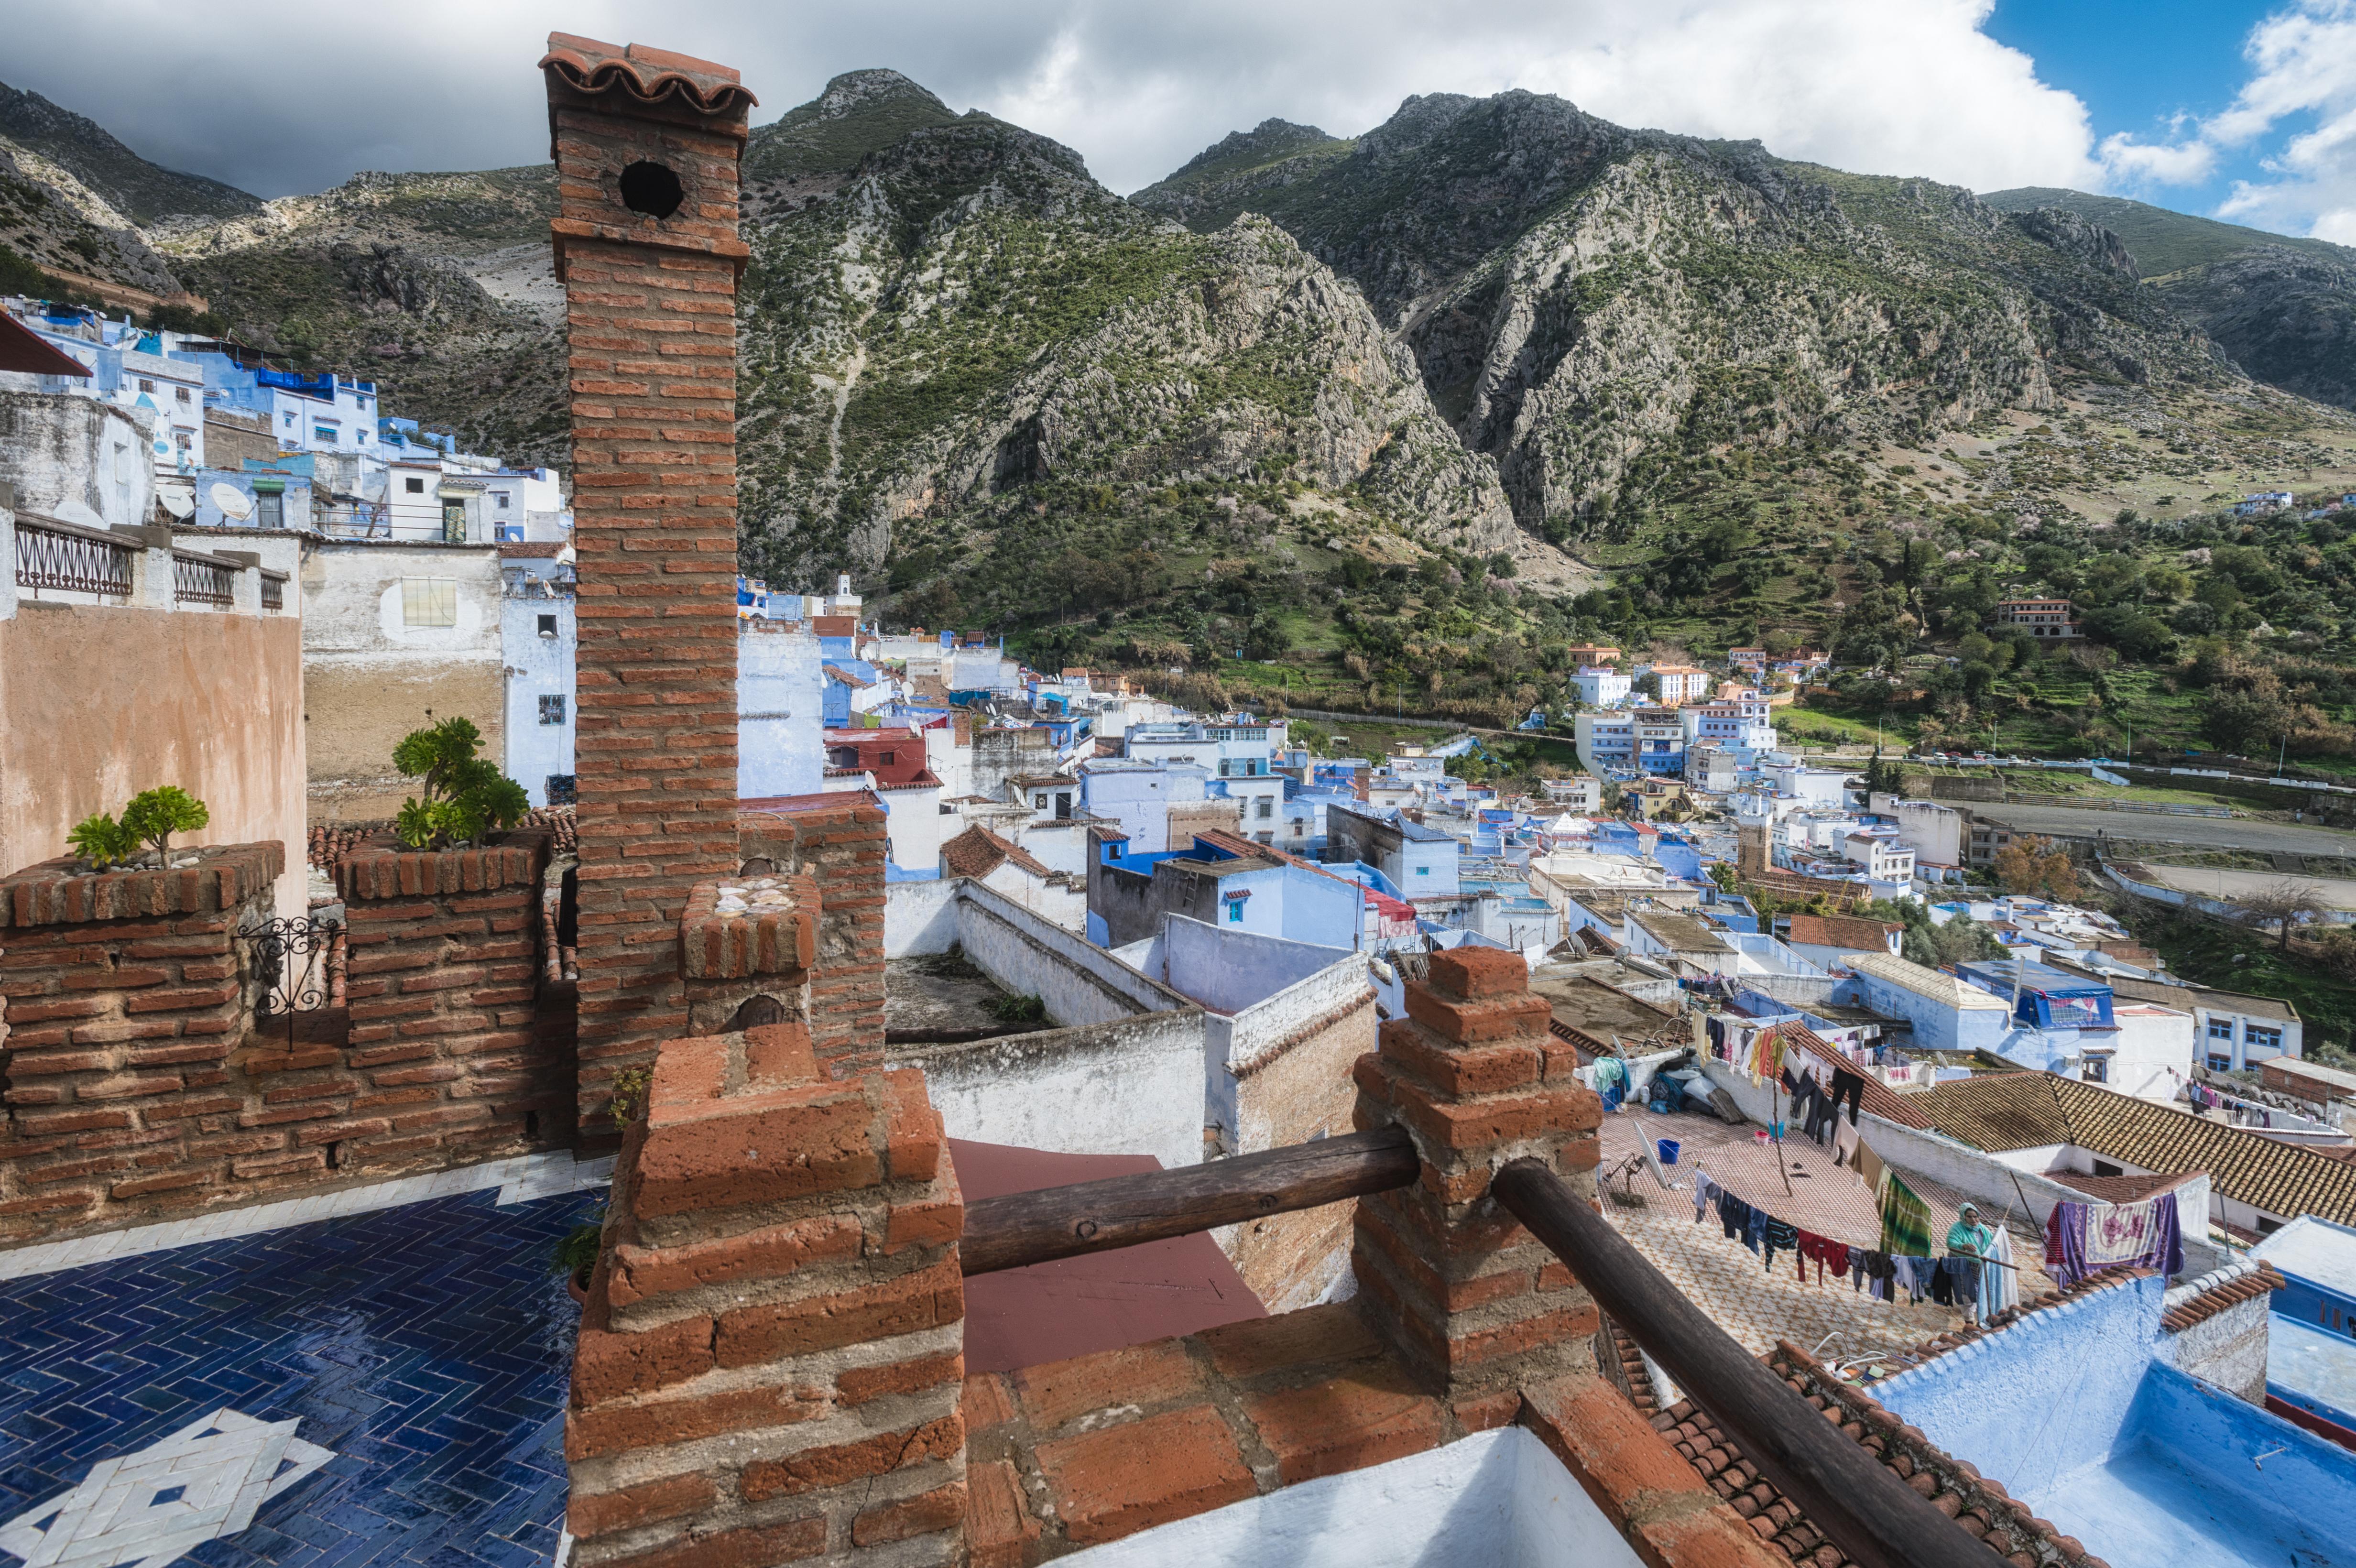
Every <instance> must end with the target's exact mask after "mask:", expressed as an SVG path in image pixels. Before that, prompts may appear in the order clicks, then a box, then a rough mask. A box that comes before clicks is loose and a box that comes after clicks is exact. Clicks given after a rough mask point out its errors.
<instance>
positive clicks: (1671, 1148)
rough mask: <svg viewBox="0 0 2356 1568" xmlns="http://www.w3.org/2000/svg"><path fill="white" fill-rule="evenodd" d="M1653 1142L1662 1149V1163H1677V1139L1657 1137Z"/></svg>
mask: <svg viewBox="0 0 2356 1568" xmlns="http://www.w3.org/2000/svg"><path fill="white" fill-rule="evenodd" d="M1653 1142H1654V1144H1655V1146H1656V1147H1658V1148H1659V1149H1660V1151H1661V1163H1662V1164H1663V1165H1675V1164H1676V1163H1677V1140H1676V1139H1675V1138H1655V1139H1654V1140H1653Z"/></svg>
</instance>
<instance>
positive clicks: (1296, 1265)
mask: <svg viewBox="0 0 2356 1568" xmlns="http://www.w3.org/2000/svg"><path fill="white" fill-rule="evenodd" d="M1361 983H1363V982H1361ZM1375 1048H1376V1012H1375V997H1374V993H1373V992H1371V991H1367V992H1365V994H1364V995H1362V996H1358V997H1352V998H1350V999H1349V1000H1347V1001H1345V1002H1344V1003H1343V1004H1342V1005H1341V1006H1340V1007H1338V1008H1329V1009H1327V1010H1326V1011H1325V1012H1323V1014H1322V1015H1321V1016H1319V1017H1317V1018H1315V1019H1311V1020H1309V1021H1308V1022H1307V1023H1305V1024H1303V1025H1301V1026H1300V1027H1299V1028H1298V1029H1294V1030H1293V1031H1291V1033H1290V1034H1289V1035H1287V1036H1285V1037H1282V1038H1280V1040H1278V1041H1276V1042H1275V1045H1274V1048H1273V1049H1271V1050H1269V1051H1268V1052H1267V1054H1266V1055H1265V1056H1264V1057H1263V1058H1262V1059H1261V1060H1260V1061H1258V1062H1257V1063H1256V1064H1254V1065H1253V1066H1251V1067H1250V1068H1249V1069H1248V1070H1247V1072H1245V1073H1244V1074H1243V1075H1242V1076H1241V1078H1240V1080H1239V1081H1238V1083H1237V1086H1236V1112H1237V1118H1236V1119H1237V1140H1236V1152H1237V1153H1239V1154H1257V1153H1258V1152H1259V1151H1260V1150H1262V1149H1271V1148H1286V1147H1290V1146H1292V1145H1295V1144H1304V1143H1308V1142H1309V1141H1311V1140H1312V1139H1313V1138H1319V1137H1339V1136H1343V1135H1344V1134H1346V1133H1348V1132H1350V1131H1351V1130H1352V1124H1351V1119H1350V1118H1351V1113H1352V1111H1353V1110H1354V1109H1355V1106H1356V1104H1357V1097H1358V1092H1357V1084H1356V1083H1355V1082H1354V1081H1353V1080H1352V1078H1351V1076H1350V1069H1351V1067H1352V1065H1353V1064H1355V1062H1356V1061H1357V1060H1358V1058H1359V1057H1361V1056H1364V1055H1365V1054H1366V1053H1367V1052H1369V1051H1373V1050H1374V1049H1375ZM1355 1208H1356V1206H1355V1204H1350V1203H1328V1204H1325V1205H1323V1207H1321V1208H1316V1209H1301V1210H1296V1211H1293V1212H1291V1213H1290V1214H1272V1215H1270V1216H1269V1217H1268V1218H1267V1219H1265V1220H1255V1221H1251V1222H1250V1223H1248V1224H1242V1225H1237V1226H1236V1227H1235V1228H1234V1229H1233V1230H1232V1231H1230V1232H1226V1235H1225V1236H1223V1237H1222V1241H1223V1242H1224V1243H1225V1245H1226V1253H1227V1257H1228V1258H1229V1260H1230V1261H1232V1262H1233V1263H1234V1264H1235V1265H1236V1272H1237V1274H1240V1275H1243V1277H1244V1283H1245V1284H1247V1285H1250V1286H1251V1287H1252V1291H1253V1293H1254V1294H1255V1295H1257V1296H1258V1297H1259V1298H1260V1301H1261V1302H1262V1303H1263V1304H1264V1305H1265V1306H1266V1307H1268V1309H1269V1311H1270V1312H1290V1311H1293V1310H1296V1309H1297V1308H1300V1307H1309V1306H1313V1305H1314V1304H1315V1303H1317V1302H1318V1301H1319V1300H1321V1299H1323V1297H1324V1296H1325V1294H1326V1292H1327V1291H1329V1290H1331V1289H1332V1288H1333V1283H1334V1282H1335V1281H1336V1280H1337V1279H1339V1278H1340V1277H1341V1275H1342V1273H1343V1271H1344V1269H1345V1268H1346V1267H1348V1265H1349V1256H1350V1237H1351V1217H1352V1215H1353V1214H1354V1213H1355Z"/></svg>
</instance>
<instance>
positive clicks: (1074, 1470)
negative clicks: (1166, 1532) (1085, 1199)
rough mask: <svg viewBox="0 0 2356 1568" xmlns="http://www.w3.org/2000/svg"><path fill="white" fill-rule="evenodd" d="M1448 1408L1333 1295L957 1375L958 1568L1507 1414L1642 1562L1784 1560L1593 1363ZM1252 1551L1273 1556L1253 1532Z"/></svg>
mask: <svg viewBox="0 0 2356 1568" xmlns="http://www.w3.org/2000/svg"><path fill="white" fill-rule="evenodd" d="M1569 1360H1572V1361H1573V1362H1575V1363H1577V1366H1578V1370H1574V1371H1569V1372H1568V1373H1566V1374H1564V1375H1561V1376H1558V1377H1556V1378H1553V1379H1550V1380H1547V1381H1544V1382H1540V1383H1537V1384H1534V1385H1531V1386H1530V1387H1528V1388H1526V1389H1521V1390H1512V1389H1509V1390H1506V1391H1504V1392H1502V1393H1501V1394H1498V1395H1496V1396H1493V1397H1487V1398H1483V1399H1478V1400H1474V1401H1471V1402H1460V1403H1456V1404H1454V1405H1451V1403H1449V1402H1448V1401H1446V1400H1443V1399H1441V1398H1440V1397H1438V1396H1436V1395H1435V1394H1434V1393H1433V1392H1431V1390H1430V1387H1429V1385H1428V1384H1427V1383H1426V1381H1424V1379H1423V1378H1422V1377H1421V1376H1420V1375H1419V1373H1418V1372H1417V1371H1414V1370H1413V1369H1411V1368H1409V1367H1408V1366H1407V1365H1405V1364H1403V1363H1402V1362H1401V1361H1400V1360H1399V1359H1398V1355H1397V1353H1396V1351H1394V1350H1393V1349H1392V1348H1391V1347H1390V1345H1389V1344H1388V1343H1387V1339H1386V1338H1385V1336H1383V1335H1381V1334H1378V1333H1376V1332H1375V1331H1374V1330H1373V1329H1372V1328H1369V1327H1368V1325H1367V1323H1366V1322H1365V1319H1364V1318H1363V1317H1362V1316H1361V1315H1360V1314H1359V1313H1358V1312H1356V1311H1355V1310H1354V1309H1353V1307H1350V1306H1348V1305H1341V1306H1330V1307H1307V1308H1304V1309H1303V1310H1301V1311H1299V1312H1290V1313H1284V1314H1280V1315H1279V1316H1277V1317H1261V1318H1253V1319H1248V1320H1247V1321H1244V1322H1240V1323H1232V1324H1228V1325H1226V1327H1224V1328H1212V1329H1208V1330H1205V1332H1203V1333H1200V1334H1194V1335H1189V1336H1187V1337H1185V1338H1183V1339H1159V1340H1155V1341H1153V1342H1151V1343H1150V1344H1144V1345H1135V1346H1130V1347H1129V1348H1127V1349H1119V1350H1108V1351H1103V1352H1101V1353H1098V1354H1095V1355H1087V1356H1079V1357H1076V1358H1074V1359H1072V1360H1066V1361H1056V1362H1052V1363H1049V1364H1047V1365H1044V1366H1037V1367H1027V1368H1024V1369H1023V1370H1022V1371H1015V1372H1005V1373H977V1374H976V1375H974V1376H972V1377H970V1378H968V1379H967V1380H966V1386H965V1418H966V1424H967V1429H968V1434H969V1436H968V1449H967V1459H966V1487H967V1498H968V1503H967V1514H966V1538H967V1546H968V1550H969V1553H970V1557H969V1561H970V1563H972V1564H973V1568H1027V1565H1029V1564H1032V1563H1040V1562H1043V1561H1051V1560H1053V1559H1055V1558H1059V1557H1062V1556H1065V1555H1066V1554H1068V1553H1070V1552H1079V1551H1083V1550H1086V1549H1087V1548H1090V1547H1095V1546H1100V1545H1103V1544H1105V1543H1107V1542H1108V1541H1118V1540H1119V1539H1121V1538H1122V1537H1124V1536H1129V1535H1133V1534H1135V1533H1136V1532H1137V1531H1141V1530H1148V1529H1151V1528H1152V1527H1154V1526H1156V1525H1162V1524H1170V1523H1173V1522H1175V1521H1177V1520H1183V1519H1187V1518H1191V1517H1193V1516H1194V1515H1196V1514H1200V1513H1205V1512H1207V1511H1209V1510H1211V1509H1216V1508H1221V1507H1225V1506H1226V1505H1228V1504H1231V1503H1237V1502H1241V1501H1243V1500H1245V1499H1248V1498H1252V1497H1255V1496H1266V1495H1268V1494H1269V1493H1270V1492H1274V1491H1277V1490H1279V1489H1280V1488H1284V1487H1290V1486H1298V1485H1300V1484H1301V1483H1302V1482H1305V1481H1311V1480H1315V1479H1318V1478H1319V1477H1326V1476H1333V1475H1338V1474H1341V1473H1343V1472H1345V1471H1349V1470H1356V1469H1363V1468H1365V1467H1369V1466H1374V1465H1381V1464H1385V1463H1387V1462H1389V1461H1392V1460H1397V1459H1403V1458H1406V1457H1408V1456H1412V1455H1416V1454H1421V1453H1425V1452H1428V1451H1430V1450H1431V1449H1433V1448H1437V1447H1440V1445H1444V1444H1448V1443H1452V1442H1455V1441H1458V1440H1459V1439H1461V1438H1463V1437H1465V1436H1468V1435H1472V1433H1475V1432H1480V1431H1487V1430H1491V1429H1493V1428H1495V1427H1500V1426H1504V1425H1506V1424H1511V1423H1516V1422H1518V1423H1519V1424H1521V1425H1523V1426H1524V1427H1526V1428H1527V1429H1528V1430H1529V1431H1530V1432H1531V1434H1532V1435H1535V1436H1536V1437H1537V1438H1538V1440H1539V1441H1540V1442H1542V1443H1544V1444H1546V1445H1547V1447H1549V1448H1550V1449H1552V1450H1553V1451H1554V1453H1555V1454H1556V1456H1558V1458H1560V1459H1561V1461H1562V1462H1563V1464H1564V1466H1565V1467H1567V1468H1568V1469H1569V1471H1570V1473H1571V1475H1572V1477H1574V1478H1575V1479H1576V1480H1578V1482H1579V1483H1580V1488H1581V1489H1582V1490H1583V1491H1585V1492H1586V1494H1587V1495H1588V1497H1589V1498H1590V1499H1592V1500H1593V1501H1594V1503H1595V1505H1596V1507H1597V1508H1598V1509H1600V1510H1601V1512H1602V1514H1603V1516H1604V1518H1605V1519H1606V1520H1608V1521H1609V1522H1610V1524H1611V1525H1612V1528H1613V1529H1615V1530H1617V1531H1619V1532H1620V1533H1621V1535H1622V1538H1623V1539H1625V1540H1626V1541H1628V1542H1629V1543H1630V1545H1631V1546H1633V1548H1634V1549H1635V1551H1636V1552H1637V1554H1638V1555H1639V1556H1640V1557H1642V1558H1643V1559H1644V1561H1645V1562H1646V1563H1652V1564H1654V1565H1655V1568H1704V1565H1708V1568H1784V1560H1783V1558H1781V1557H1778V1556H1776V1555H1774V1554H1773V1553H1772V1552H1770V1551H1769V1550H1768V1549H1767V1548H1766V1547H1764V1546H1762V1545H1761V1544H1760V1542H1759V1541H1757V1539H1756V1538H1755V1537H1754V1536H1753V1535H1752V1533H1751V1531H1750V1529H1749V1528H1748V1527H1747V1526H1746V1525H1745V1524H1744V1522H1743V1520H1740V1518H1738V1517H1737V1516H1736V1514H1735V1512H1734V1510H1733V1509H1730V1508H1728V1507H1727V1506H1726V1505H1725V1504H1724V1503H1722V1502H1720V1501H1719V1499H1718V1498H1717V1496H1716V1495H1715V1494H1714V1493H1713V1492H1711V1491H1710V1489H1709V1488H1708V1487H1707V1486H1706V1485H1705V1483H1704V1482H1703V1481H1702V1479H1701V1477H1698V1476H1697V1475H1696V1474H1695V1473H1694V1472H1693V1471H1692V1470H1691V1469H1689V1468H1688V1467H1687V1466H1686V1465H1685V1463H1684V1461H1683V1460H1681V1459H1680V1458H1679V1457H1678V1456H1677V1455H1676V1452H1675V1450H1673V1449H1672V1448H1671V1447H1670V1446H1669V1445H1668V1444H1667V1443H1666V1442H1665V1441H1664V1440H1663V1438H1662V1437H1661V1436H1660V1435H1658V1434H1656V1433H1655V1432H1654V1431H1653V1429H1652V1427H1651V1426H1650V1425H1649V1424H1647V1423H1646V1421H1645V1419H1644V1417H1643V1416H1642V1415H1641V1414H1639V1413H1637V1412H1636V1411H1635V1410H1633V1409H1632V1408H1630V1406H1629V1405H1628V1403H1627V1402H1626V1401H1625V1400H1623V1399H1622V1397H1621V1395H1620V1393H1619V1392H1618V1391H1617V1390H1615V1389H1614V1388H1612V1385H1611V1384H1609V1383H1607V1382H1605V1381H1603V1380H1602V1379H1601V1378H1599V1377H1597V1376H1595V1375H1594V1371H1593V1369H1592V1367H1591V1365H1589V1364H1588V1358H1587V1351H1586V1347H1584V1346H1580V1347H1578V1348H1577V1354H1576V1355H1574V1356H1572V1357H1571V1358H1569ZM1267 1555H1268V1557H1269V1561H1271V1562H1274V1561H1280V1560H1282V1557H1283V1553H1282V1552H1281V1550H1280V1547H1278V1546H1276V1545H1273V1544H1272V1545H1271V1546H1270V1548H1269V1552H1268V1553H1267Z"/></svg>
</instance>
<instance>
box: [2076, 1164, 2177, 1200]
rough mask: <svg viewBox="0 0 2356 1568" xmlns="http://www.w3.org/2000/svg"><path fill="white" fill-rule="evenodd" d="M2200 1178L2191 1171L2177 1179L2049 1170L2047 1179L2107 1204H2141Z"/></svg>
mask: <svg viewBox="0 0 2356 1568" xmlns="http://www.w3.org/2000/svg"><path fill="white" fill-rule="evenodd" d="M2198 1174H2200V1173H2199V1172H2197V1171H2190V1170H2188V1171H2179V1172H2178V1173H2177V1174H2176V1175H2173V1176H2088V1175H2086V1174H2085V1173H2084V1172H2083V1171H2076V1170H2049V1171H2047V1172H2046V1173H2045V1179H2047V1180H2049V1181H2058V1182H2060V1183H2061V1185H2062V1186H2064V1187H2074V1188H2076V1189H2078V1190H2079V1191H2081V1192H2083V1193H2084V1194H2085V1195H2086V1196H2087V1197H2089V1198H2093V1199H2096V1200H2099V1201H2102V1202H2104V1203H2140V1202H2142V1201H2143V1200H2145V1199H2147V1198H2149V1197H2152V1196H2154V1195H2155V1194H2158V1193H2161V1192H2173V1191H2175V1190H2176V1189H2178V1188H2179V1187H2181V1186H2183V1185H2184V1184H2185V1183H2186V1182H2188V1181H2190V1180H2191V1179H2193V1177H2195V1176H2196V1175H2198Z"/></svg>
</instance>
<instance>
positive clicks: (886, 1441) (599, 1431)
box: [565, 1025, 966, 1568]
mask: <svg viewBox="0 0 2356 1568" xmlns="http://www.w3.org/2000/svg"><path fill="white" fill-rule="evenodd" d="M963 1229H964V1208H963V1202H962V1200H961V1198H960V1196H959V1194H958V1186H957V1178H956V1175H955V1172H954V1171H953V1170H952V1169H951V1168H950V1164H949V1159H948V1150H947V1147H946V1143H945V1141H944V1138H943V1136H942V1132H941V1125H940V1118H939V1116H938V1115H937V1114H936V1113H935V1112H934V1111H933V1110H932V1108H931V1106H930V1104H928V1103H927V1102H926V1097H925V1090H924V1079H923V1075H922V1074H921V1073H917V1072H881V1073H862V1074H860V1075H857V1076H854V1077H851V1078H846V1079H841V1080H836V1079H832V1078H830V1077H826V1076H824V1075H822V1074H821V1073H820V1072H819V1064H818V1061H817V1059H816V1057H815V1055H814V1054H813V1052H812V1051H811V1049H810V1042H809V1033H808V1031H807V1030H806V1029H802V1028H801V1027H799V1026H798V1025H776V1026H771V1027H766V1028H761V1029H750V1030H746V1031H744V1032H743V1033H737V1034H727V1035H714V1036H701V1037H695V1038H691V1039H682V1040H672V1041H669V1042H667V1043H666V1044H665V1045H664V1046H663V1047H662V1048H661V1051H659V1055H658V1057H657V1061H656V1065H655V1068H654V1075H653V1081H652V1083H651V1085H650V1090H649V1094H648V1114H647V1115H646V1117H645V1118H644V1120H642V1121H640V1122H638V1123H637V1124H635V1125H633V1126H632V1127H631V1129H630V1131H629V1133H628V1135H627V1136H626V1138H625V1140H624V1144H623V1148H622V1154H621V1157H620V1158H619V1160H618V1161H617V1163H616V1172H615V1186H614V1195H613V1200H612V1202H611V1204H610V1207H609V1217H608V1220H607V1222H606V1229H605V1239H604V1248H603V1255H602V1257H601V1260H600V1262H599V1264H598V1267H597V1270H596V1272H595V1273H594V1275H593V1276H592V1278H591V1282H590V1287H589V1300H588V1304H587V1307H586V1309H585V1311H584V1317H583V1320H582V1329H581V1335H580V1339H579V1342H578V1345H577V1348H576V1349H575V1353H574V1359H573V1394H572V1401H571V1404H570V1408H569V1410H568V1413H567V1416H566V1424H565V1453H566V1456H567V1458H568V1460H569V1462H570V1466H571V1472H572V1502H571V1505H570V1515H569V1520H568V1524H569V1528H570V1529H571V1531H572V1532H573V1536H574V1538H575V1540H576V1541H577V1543H578V1544H577V1546H576V1549H575V1550H576V1555H577V1556H578V1558H579V1560H580V1561H581V1562H582V1563H584V1564H587V1565H590V1568H612V1565H616V1564H632V1565H635V1564H641V1563H643V1564H648V1565H649V1568H651V1565H655V1564H660V1565H661V1568H735V1565H737V1564H749V1563H783V1562H791V1561H796V1560H798V1559H801V1558H805V1557H812V1556H817V1555H819V1554H820V1553H826V1554H828V1556H829V1559H830V1561H831V1560H835V1559H837V1558H840V1557H841V1556H843V1555H845V1554H849V1553H855V1552H863V1551H866V1550H868V1549H876V1550H878V1551H883V1552H885V1555H883V1556H879V1557H878V1558H877V1559H876V1561H878V1562H889V1563H893V1564H894V1565H895V1568H896V1565H898V1564H904V1563H905V1564H915V1563H957V1562H959V1561H961V1560H962V1558H961V1552H962V1523H963V1520H964V1516H965V1509H966V1492H965V1427H964V1424H963V1420H962V1417H961V1414H960V1408H959V1407H960V1399H961V1394H962V1387H963V1377H964V1359H963V1343H964V1341H963V1331H962V1320H963V1317H964V1282H963V1276H962V1275H961V1272H960V1270H959V1267H958V1237H959V1236H960V1235H961V1234H962V1232H963Z"/></svg>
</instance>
